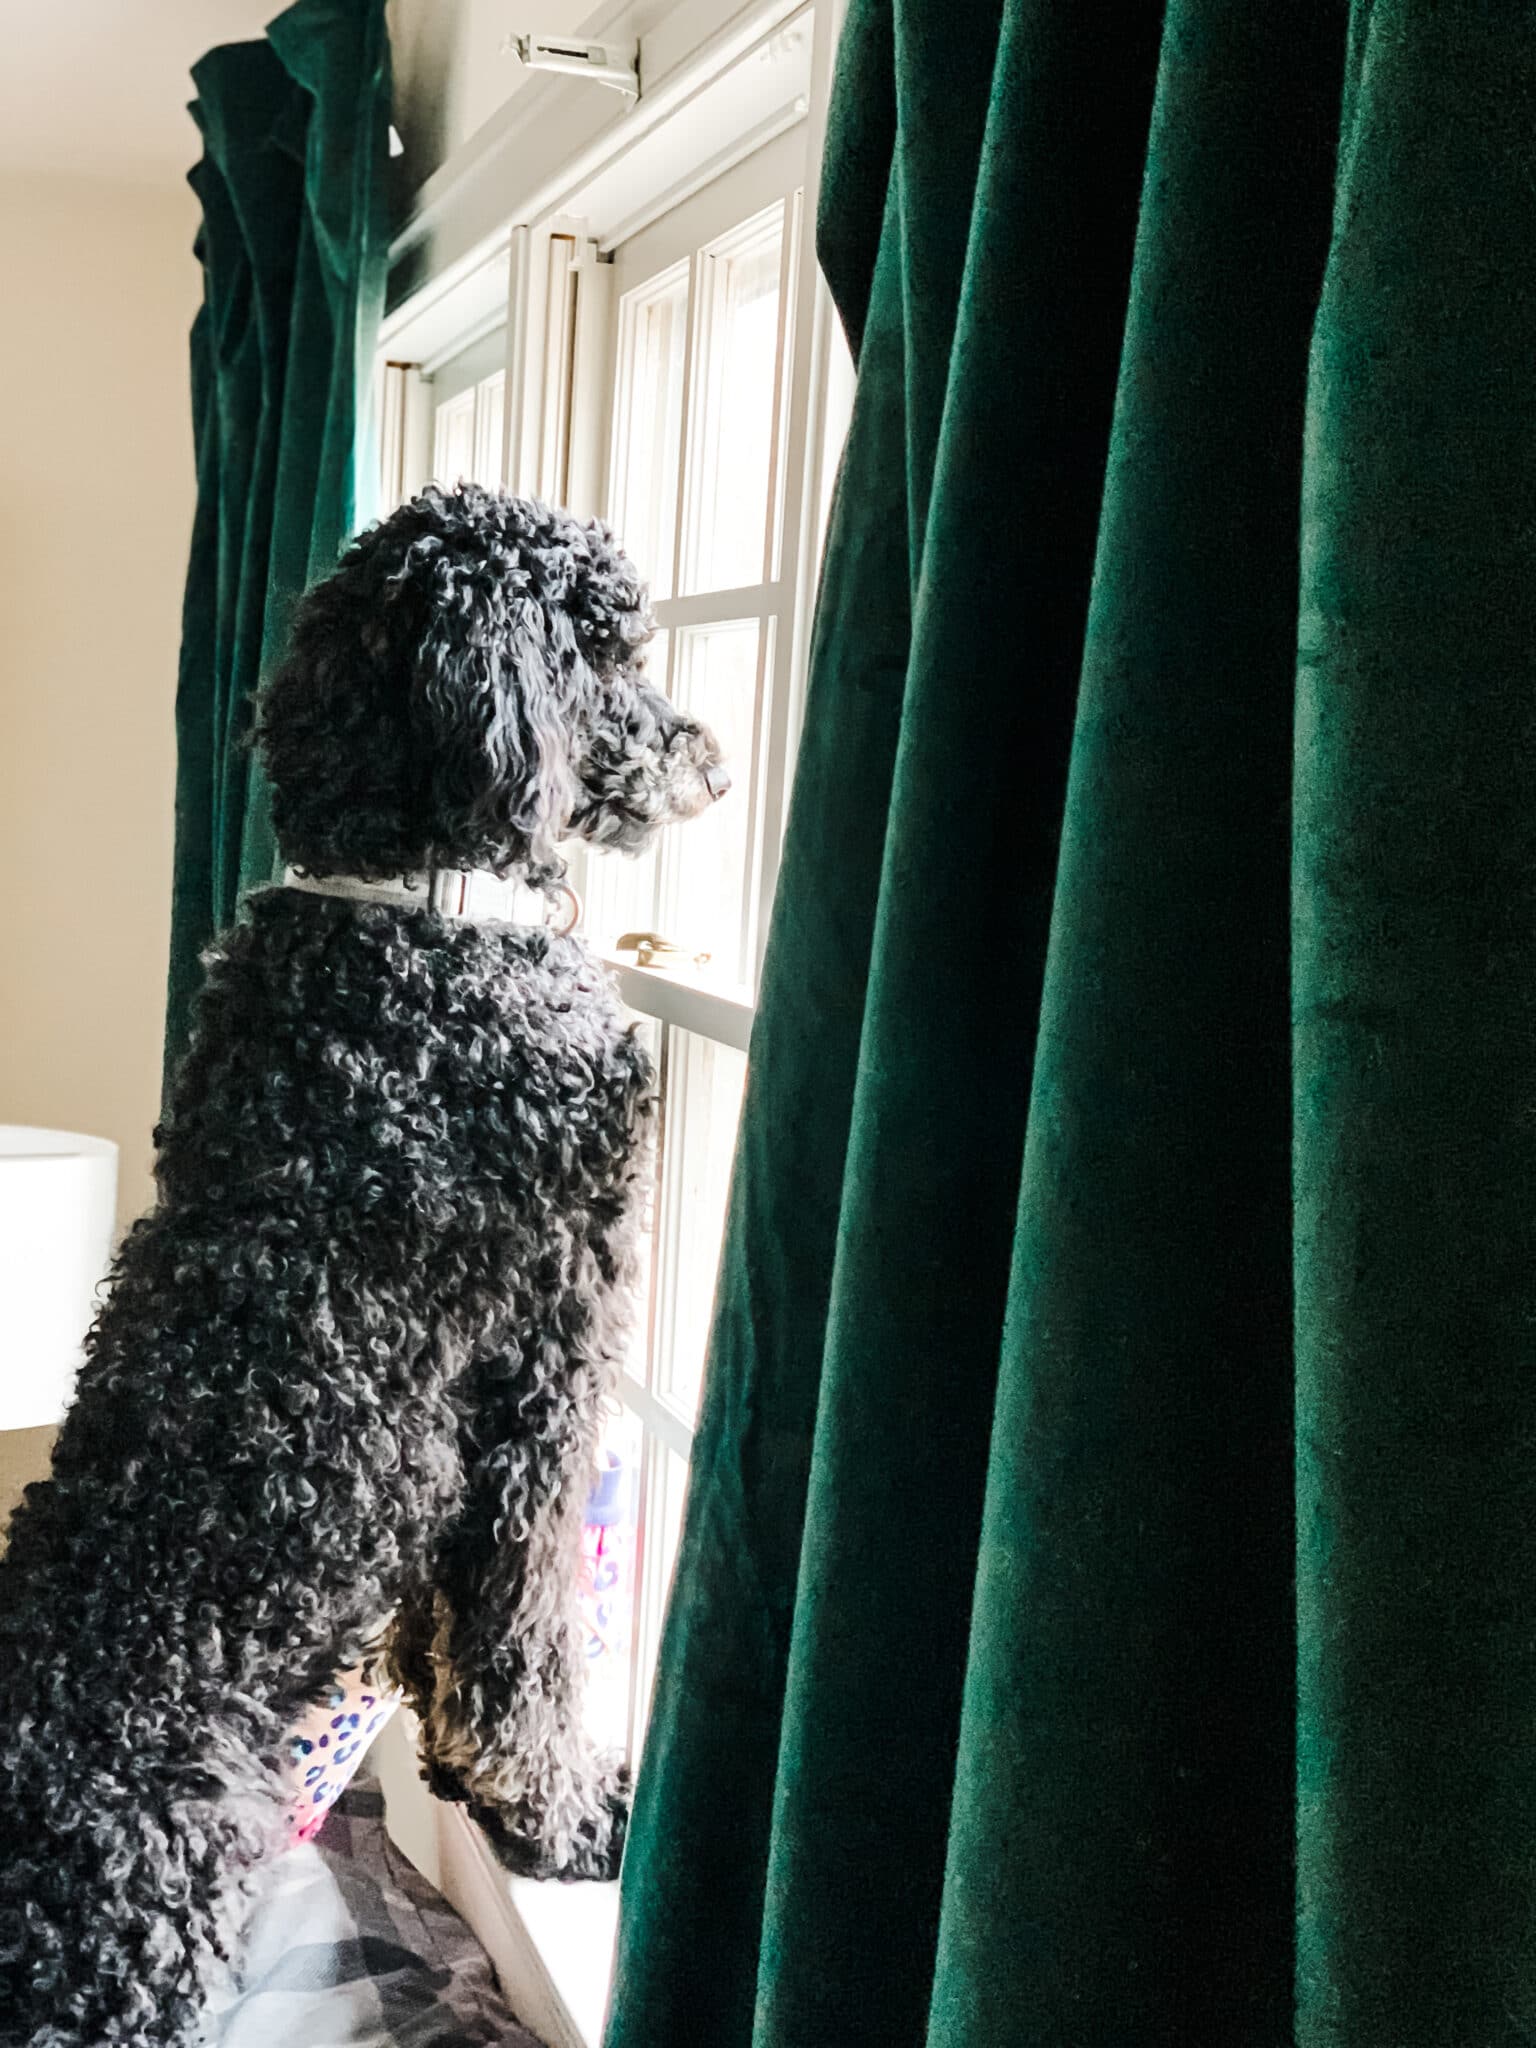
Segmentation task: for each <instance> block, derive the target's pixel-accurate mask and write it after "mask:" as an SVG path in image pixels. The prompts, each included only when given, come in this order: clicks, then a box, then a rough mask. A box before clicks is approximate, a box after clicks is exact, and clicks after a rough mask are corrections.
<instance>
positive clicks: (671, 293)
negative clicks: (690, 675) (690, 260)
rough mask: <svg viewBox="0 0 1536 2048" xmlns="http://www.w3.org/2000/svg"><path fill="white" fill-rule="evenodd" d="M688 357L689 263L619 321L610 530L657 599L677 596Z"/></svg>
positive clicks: (637, 299) (629, 304)
mask: <svg viewBox="0 0 1536 2048" xmlns="http://www.w3.org/2000/svg"><path fill="white" fill-rule="evenodd" d="M687 353H688V266H687V264H685V263H684V264H679V265H677V266H676V268H675V269H673V270H669V271H667V272H666V273H665V274H664V275H663V276H662V277H660V278H658V279H657V280H656V281H655V282H654V283H653V284H649V285H647V286H645V288H644V289H643V290H642V291H638V292H631V293H630V294H629V295H628V296H627V297H626V298H625V300H624V302H623V306H622V309H621V312H620V317H619V366H618V367H619V374H618V412H617V418H616V421H615V427H614V450H613V460H614V490H613V508H614V509H613V523H614V526H615V528H616V530H617V532H618V535H619V539H620V540H621V541H622V542H623V545H624V551H625V553H626V554H627V555H628V556H629V558H630V560H631V561H632V562H634V564H635V566H636V567H637V568H638V569H639V571H640V573H641V575H642V576H644V577H645V579H646V581H647V582H648V583H649V584H650V586H651V595H652V596H653V597H658V598H661V597H670V596H671V595H672V591H673V556H674V554H675V551H676V540H677V487H678V464H679V462H680V461H681V459H682V446H683V364H684V362H685V360H686V358H687Z"/></svg>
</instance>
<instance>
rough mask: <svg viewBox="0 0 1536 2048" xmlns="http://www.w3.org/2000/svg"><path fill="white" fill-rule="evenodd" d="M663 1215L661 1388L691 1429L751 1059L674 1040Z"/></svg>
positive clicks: (693, 1038)
mask: <svg viewBox="0 0 1536 2048" xmlns="http://www.w3.org/2000/svg"><path fill="white" fill-rule="evenodd" d="M668 1036H669V1040H670V1043H669V1048H668V1050H669V1061H668V1090H667V1124H666V1139H665V1157H664V1159H663V1163H662V1165H663V1174H664V1181H663V1187H662V1209H663V1215H664V1218H665V1225H664V1236H665V1240H666V1241H667V1242H668V1243H669V1245H670V1247H671V1255H670V1257H669V1258H668V1260H667V1261H666V1263H665V1265H664V1267H663V1270H662V1273H661V1275H660V1280H659V1289H660V1302H659V1309H658V1325H657V1334H658V1344H657V1351H658V1354H659V1355H658V1361H657V1373H656V1379H657V1390H658V1392H660V1394H661V1395H662V1396H663V1398H664V1399H665V1400H666V1401H667V1402H668V1403H669V1404H670V1405H672V1406H673V1407H675V1408H677V1409H678V1410H679V1412H680V1413H681V1414H682V1415H684V1416H685V1417H686V1418H687V1420H688V1421H689V1422H690V1423H691V1422H693V1421H694V1420H695V1417H696V1414H697V1410H698V1405H699V1390H700V1388H701V1387H702V1385H703V1381H704V1359H705V1354H706V1353H707V1351H708V1349H709V1326H710V1317H711V1314H712V1311H713V1304H714V1298H715V1278H716V1268H717V1266H718V1264H719V1258H720V1239H721V1234H722V1232H723V1231H724V1228H725V1207H726V1200H727V1197H728V1195H729V1193H730V1185H731V1160H732V1155H733V1154H734V1152H735V1149H736V1125H737V1123H738V1121H739V1119H740V1116H741V1097H742V1090H743V1088H744V1087H745V1085H746V1078H747V1062H746V1056H745V1055H744V1054H742V1053H739V1052H737V1051H735V1050H734V1048H733V1047H731V1046H728V1045H717V1044H715V1043H714V1042H713V1041H712V1040H710V1039H708V1038H700V1037H699V1036H697V1035H696V1034H695V1033H694V1032H691V1031H676V1030H674V1031H671V1032H670V1033H669V1034H668Z"/></svg>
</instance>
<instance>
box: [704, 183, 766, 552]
mask: <svg viewBox="0 0 1536 2048" xmlns="http://www.w3.org/2000/svg"><path fill="white" fill-rule="evenodd" d="M783 244H784V208H783V205H782V204H780V205H778V206H775V207H774V208H773V209H772V211H771V212H770V213H768V214H766V215H764V216H763V217H762V218H761V219H760V220H758V221H756V222H754V223H752V224H751V225H750V227H749V228H747V229H745V230H739V231H738V233H737V234H736V235H734V236H731V237H728V238H726V239H725V240H723V241H721V242H719V243H717V244H716V245H715V246H714V248H712V249H709V250H706V251H705V256H704V265H705V268H704V279H705V291H706V293H707V299H706V315H707V317H706V321H705V324H704V328H703V348H704V360H703V363H702V365H701V366H700V370H699V372H698V375H699V379H700V401H699V404H698V405H697V407H696V409H695V411H694V418H695V420H696V422H697V426H696V428H695V431H694V434H693V436H692V447H691V453H690V466H691V467H692V468H693V469H694V471H695V474H694V477H693V479H692V482H691V485H690V491H689V504H690V515H691V522H692V533H693V545H692V547H691V549H690V551H689V561H690V564H691V572H692V573H691V575H690V578H689V588H690V590H695V591H698V590H734V589H737V588H738V587H740V586H741V585H744V584H751V583H761V582H762V581H763V579H764V576H765V574H766V555H767V540H768V508H769V496H770V488H769V487H770V481H771V477H772V465H773V428H774V418H775V415H776V412H777V409H778V406H777V400H778V382H779V380H778V358H779V271H780V266H781V261H782V255H783Z"/></svg>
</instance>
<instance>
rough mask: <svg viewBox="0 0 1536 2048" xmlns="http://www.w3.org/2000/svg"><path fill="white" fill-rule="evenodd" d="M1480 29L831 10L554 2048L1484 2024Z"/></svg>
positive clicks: (1495, 305)
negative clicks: (689, 1077)
mask: <svg viewBox="0 0 1536 2048" xmlns="http://www.w3.org/2000/svg"><path fill="white" fill-rule="evenodd" d="M1533 105H1536V12H1533V10H1530V9H1525V8H1522V9H1519V10H1516V11H1515V12H1514V13H1513V14H1505V13H1500V14H1497V15H1496V14H1495V13H1494V12H1493V11H1491V10H1487V9H1485V8H1483V7H1482V6H1480V5H1477V4H1473V0H1441V4H1438V5H1432V4H1430V0H1375V4H1374V5H1369V4H1365V0H1356V4H1354V5H1353V6H1350V5H1348V4H1346V0H1338V4H1328V5H1324V4H1316V0H1310V4H1308V5H1305V6H1303V7H1299V8H1294V9H1289V10H1283V11H1279V12H1277V11H1275V10H1262V9H1248V8H1231V7H1227V6H1223V5H1220V4H1218V0H1170V4H1169V5H1168V6H1166V7H1165V8H1157V7H1150V6H1149V7H1144V8H1143V7H1137V8H1125V7H1123V6H1112V5H1108V4H1094V0H1076V4H1074V5H1072V6H1070V7H1069V6H1067V5H1065V4H1063V0H961V4H960V5H959V6H958V9H957V6H956V4H955V0H945V4H944V5H943V6H942V7H941V6H940V5H939V4H938V0H852V5H851V10H850V14H849V18H848V21H847V25H846V28H845V31H844V37H843V45H842V50H841V53H840V58H839V65H838V71H837V79H836V85H835V91H834V103H833V110H832V121H831V131H830V137H829V149H828V160H827V166H826V172H825V178H824V184H823V192H822V205H821V218H820V224H819V246H820V249H821V252H822V255H823V262H824V266H825V268H826V271H827V274H828V277H829V279H830V281H831V282H832V285H833V288H834V292H835V294H836V296H837V298H838V300H839V305H840V308H841V309H842V310H843V312H844V316H845V322H846V324H847V327H848V329H849V333H850V336H851V338H852V340H853V342H854V345H855V348H856V353H857V358H858V369H859V382H858V391H857V398H856V404H855V410H854V417H853V423H852V428H851V432H850V438H849V445H848V448H847V451H846V454H845V458H844V468H843V474H842V477H841V480H840V485H839V490H838V494H837V499H836V503H835V506H834V511H833V517H832V523H831V528H830V533H829V540H828V550H827V558H826V562H825V565H824V570H823V580H822V590H821V597H820V604H819V609H818V620H817V631H816V636H815V644H814V647H813V650H812V663H811V678H810V686H809V692H808V700H807V713H806V723H805V734H804V738H803V741H802V749H801V756H800V763H799V768H798V773H797V781H796V787H795V795H794V802H793V808H792V813H791V818H790V823H789V831H788V836H787V841H786V846H785V854H784V862H783V866H782V869H781V875H780V882H779V893H778V899H777V902H776V904H775V909H774V922H773V931H772V935H771V940H770V945H769V950H768V957H767V962H766V966H765V972H764V983H763V991H762V1000H761V1006H760V1011H759V1017H758V1022H757V1026H756V1030H755V1033H754V1037H753V1043H752V1056H751V1068H750V1074H749V1080H748V1089H747V1098H746V1104H745V1108H744V1115H743V1125H742V1133H741V1139H740V1144H739V1148H738V1157H737V1165H736V1173H735V1179H734V1186H733V1194H732V1202H731V1213H730V1218H729V1222H728V1225H727V1234H726V1246H725V1253H724V1260H723V1265H722V1271H721V1276H720V1286H719V1293H718V1298H717V1309H716V1320H715V1328H714V1335H713V1341H712V1348H711V1362H710V1370H709V1376H708V1382H707V1387H706V1393H705V1401H704V1408H703V1413H702V1415H701V1420H700V1429H699V1435H698V1439H697V1444H696V1449H695V1458H694V1467H693V1480H692V1486H691V1492H690V1500H689V1504H688V1510H687V1516H686V1520H685V1526H684V1532H683V1538H682V1547H681V1552H680V1556H679V1563H678V1571H677V1578H676V1583H675V1588H674V1593H673V1598H672V1602H671V1607H670V1611H669V1615H668V1620H667V1627H666V1633H665V1640H664V1644H663V1652H662V1661H661V1670H660V1675H659V1679H658V1684H657V1691H656V1698H655V1703H654V1708H653V1713H652V1721H651V1728H650V1733H649V1737H648V1741H647V1747H646V1752H645V1758H644V1764H643V1769H642V1772H641V1778H640V1784H639V1789H638V1796H637V1803H636V1810H635V1817H634V1823H633V1832H632V1839H631V1845H630V1852H629V1855H628V1858H627V1860H626V1865H625V1872H624V1882H623V1913H622V1919H621V1929H620V1944H619V1958H618V1970H617V1976H616V1981H615V1990H614V1998H613V2009H612V2013H611V2017H610V2023H609V2029H608V2036H607V2041H608V2048H655V2044H657V2043H661V2042H665V2043H667V2044H668V2048H687V2044H692V2043H699V2044H707V2048H811V2044H815V2048H820V2044H823V2043H825V2044H829V2048H830V2044H832V2043H837V2044H839V2048H849V2044H857V2043H863V2042H868V2043H870V2044H872V2048H873V2044H876V2043H878V2044H880V2048H896V2044H902V2043H912V2044H924V2048H984V2044H985V2048H995V2044H1000V2043H1005V2042H1006V2043H1013V2042H1018V2043H1021V2044H1022V2043H1031V2044H1035V2043H1038V2044H1042V2048H1043V2044H1046V2043H1050V2044H1059V2048H1086V2044H1089V2043H1093V2044H1098V2043H1102V2042H1108V2041H1114V2042H1116V2043H1146V2044H1167V2048H1174V2044H1179V2048H1190V2044H1194V2043H1205V2042H1210V2043H1212V2044H1215V2043H1221V2044H1224V2048H1230V2044H1233V2043H1252V2044H1255V2048H1260V2044H1262V2048H1280V2044H1285V2043H1291V2042H1293V2041H1294V2042H1295V2043H1297V2044H1300V2048H1381V2044H1383V2043H1384V2042H1388V2041H1390V2042H1392V2043H1393V2044H1394V2048H1446V2044H1448V2043H1451V2042H1457V2043H1460V2042H1467V2043H1471V2042H1474V2041H1475V2042H1477V2043H1478V2044H1479V2048H1484V2044H1486V2048H1504V2044H1509V2048H1514V2044H1515V2043H1517V2042H1523V2041H1527V2040H1529V2039H1530V2038H1531V2037H1532V2034H1533V2032H1536V1914H1533V1911H1532V1908H1533V1906H1536V1879H1533V1875H1532V1871H1533V1864H1532V1854H1531V1849H1530V1844H1531V1842H1532V1840H1533V1839H1536V1832H1533V1824H1536V1813H1533V1810H1532V1809H1533V1801H1536V1741H1533V1728H1532V1719H1531V1710H1530V1702H1531V1700H1532V1698H1533V1697H1536V1626H1533V1622H1536V1516H1533V1515H1532V1514H1531V1512H1530V1507H1529V1501H1530V1498H1531V1477H1530V1475H1531V1473H1532V1470H1533V1459H1532V1456H1531V1452H1532V1450H1533V1446H1536V1376H1533V1373H1532V1371H1531V1346H1532V1342H1533V1333H1536V1223H1533V1220H1532V1217H1533V1211H1536V1204H1533V1202H1532V1198H1531V1190H1532V1189H1533V1188H1536V1029H1533V1025H1536V804H1533V802H1532V800H1531V794H1530V790H1531V774H1530V763H1531V761H1532V759H1533V750H1532V747H1531V745H1530V734H1531V728H1532V725H1533V723H1536V690H1533V684H1536V516H1533V515H1536V408H1533V407H1532V406H1530V405H1529V404H1528V402H1527V399H1526V393H1525V387H1526V384H1527V382H1528V380H1529V376H1530V370H1529V365H1530V363H1531V361H1532V360H1533V359H1536V282H1533V280H1536V262H1533V260H1532V259H1533V257H1536V248H1533V246H1532V245H1533V241H1536V184H1533V180H1532V176H1531V166H1532V162H1533V145H1532V142H1531V127H1530V118H1529V117H1530V110H1531V107H1532V106H1533Z"/></svg>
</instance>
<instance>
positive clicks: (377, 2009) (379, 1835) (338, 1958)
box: [209, 1778, 539, 2048]
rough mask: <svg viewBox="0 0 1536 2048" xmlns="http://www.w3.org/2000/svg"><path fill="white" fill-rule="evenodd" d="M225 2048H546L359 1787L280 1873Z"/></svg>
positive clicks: (372, 1788) (219, 2025)
mask: <svg viewBox="0 0 1536 2048" xmlns="http://www.w3.org/2000/svg"><path fill="white" fill-rule="evenodd" d="M209 2039H210V2042H211V2043H212V2044H214V2048H539V2043H538V2042H537V2041H535V2040H534V2038H533V2036H532V2035H531V2034H529V2033H527V2032H526V2031H525V2030H524V2029H523V2028H522V2027H520V2026H518V2025H517V2023H516V2022H515V2021H514V2020H513V2018H512V2017H511V2015H510V2014H509V2013H508V2011H507V2008H506V2006H505V2004H504V2003H503V2002H502V1998H501V1994H500V1992H499V1991H498V1990H497V1988H496V1980H495V1978H494V1976H493V1975H492V1972H491V1966H490V1963H489V1961H488V1960H487V1957H486V1955H485V1952H484V1950H483V1949H482V1948H481V1947H480V1945H479V1944H478V1942H477V1941H476V1940H475V1938H474V1936H473V1935H472V1934H471V1933H470V1931H469V1929H468V1928H467V1927H466V1926H465V1925H464V1923H463V1921H462V1920H460V1918H459V1917H458V1915H457V1914H456V1913H455V1912H454V1911H453V1910H452V1908H451V1907H450V1906H448V1905H447V1903H446V1902H445V1901H444V1900H443V1899H442V1898H440V1897H439V1895H438V1894H437V1893H436V1892H435V1891H434V1890H433V1889H432V1887H431V1885H429V1884H428V1883H427V1882H426V1880H425V1879H424V1878H422V1877H421V1876H420V1875H419V1874H418V1873H417V1872H416V1871H415V1870H414V1869H413V1868H412V1866H411V1865H410V1864H409V1863H408V1862H407V1861H406V1860H405V1858H404V1857H403V1856H402V1855H401V1854H400V1852H399V1851H398V1850H397V1849H396V1848H395V1846H394V1844H393V1843H392V1842H391V1841H390V1839H389V1837H388V1835H387V1834H386V1833H385V1830H384V1801H383V1795H382V1794H381V1793H380V1791H379V1789H378V1786H377V1785H376V1784H375V1783H373V1782H372V1780H371V1779H363V1778H359V1779H357V1780H355V1781H354V1782H353V1784H352V1785H350V1786H349V1787H348V1789H347V1790H346V1792H344V1793H343V1794H342V1796H341V1798H340V1800H339V1801H338V1802H337V1804H336V1806H335V1807H334V1809H333V1810H332V1812H331V1814H330V1816H329V1818H328V1819H327V1821H326V1823H325V1827H324V1829H323V1831H322V1833H321V1835H320V1837H319V1839H318V1840H317V1841H314V1842H307V1843H304V1844H303V1845H301V1846H300V1847H298V1848H294V1849H290V1850H289V1852H288V1853H287V1855H285V1856H283V1857H282V1858H280V1859H279V1861H278V1862H277V1863H275V1864H274V1865H273V1867H272V1872H271V1876H270V1877H269V1879H268V1880H267V1883H266V1888H265V1889H264V1890H263V1892H262V1894H261V1896H260V1898H259V1900H258V1901H257V1904H256V1907H255V1910H254V1912H253V1914H252V1918H251V1921H250V1923H249V1925H248V1927H247V1929H246V1935H245V1952H244V1957H243V1961H242V1967H241V1971H240V1981H239V1985H238V1988H237V1990H236V1991H235V1993H234V1994H233V1995H232V1997H230V1998H227V1999H226V2000H225V2001H224V2002H223V2003H222V2004H221V2006H220V2007H219V2008H218V2010H217V2011H215V2012H214V2013H213V2014H212V2015H211V2016H210V2023H209Z"/></svg>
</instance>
